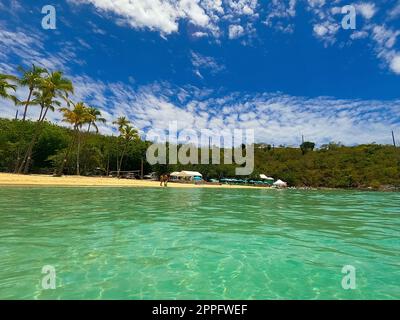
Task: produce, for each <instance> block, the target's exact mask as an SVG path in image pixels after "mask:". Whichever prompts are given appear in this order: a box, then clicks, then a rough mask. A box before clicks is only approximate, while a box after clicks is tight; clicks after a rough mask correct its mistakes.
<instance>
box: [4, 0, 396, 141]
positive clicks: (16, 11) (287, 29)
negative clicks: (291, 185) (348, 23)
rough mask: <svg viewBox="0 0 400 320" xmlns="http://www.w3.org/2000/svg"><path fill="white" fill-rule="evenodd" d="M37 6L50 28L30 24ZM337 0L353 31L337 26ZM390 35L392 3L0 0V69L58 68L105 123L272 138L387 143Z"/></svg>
mask: <svg viewBox="0 0 400 320" xmlns="http://www.w3.org/2000/svg"><path fill="white" fill-rule="evenodd" d="M48 4H52V5H54V7H55V8H56V12H57V17H56V18H57V28H56V30H44V29H43V28H42V27H41V20H42V18H43V16H44V15H43V14H42V13H41V10H42V7H43V6H44V5H48ZM347 4H351V5H353V6H354V7H355V8H356V29H355V30H344V29H343V28H342V26H341V21H342V18H343V16H344V15H343V14H342V13H341V8H342V7H343V6H344V5H347ZM399 41H400V1H398V0H386V1H385V0H381V1H355V2H349V1H341V0H336V1H335V0H332V1H325V0H281V1H278V0H268V1H262V0H258V1H257V0H213V1H211V0H176V1H172V0H120V1H118V2H116V1H112V0H80V1H78V0H66V1H54V2H53V3H51V2H49V1H38V0H35V1H30V0H28V1H27V0H25V1H17V0H0V72H6V73H15V68H16V66H17V65H29V64H31V63H32V62H33V63H35V64H39V65H43V66H45V67H47V68H49V69H51V70H55V69H60V70H63V71H64V72H65V74H66V75H67V76H69V77H70V78H71V79H73V81H74V83H75V88H76V93H75V99H76V100H83V101H85V102H87V103H88V104H91V105H94V106H97V107H99V108H100V109H101V110H102V111H103V113H104V115H105V116H106V118H107V119H109V120H110V121H109V123H108V124H106V125H104V126H102V128H101V130H102V132H104V133H108V134H110V133H112V132H114V130H115V128H113V127H112V124H111V122H112V119H114V118H115V117H117V116H120V115H126V116H128V117H129V118H130V119H131V120H132V122H133V123H134V124H135V125H136V126H137V127H138V128H139V129H140V130H141V132H142V133H145V132H146V131H148V130H149V129H150V128H152V129H154V128H164V127H165V123H166V122H168V121H173V120H176V119H177V120H178V121H179V126H180V128H193V129H202V128H210V129H212V130H215V131H218V130H221V129H223V128H253V129H255V134H256V139H257V141H259V142H267V143H274V144H286V145H297V144H298V143H299V142H300V139H301V135H302V134H304V135H305V136H306V139H308V140H312V141H315V142H317V143H318V144H322V143H326V142H329V141H341V142H343V143H345V144H357V143H369V142H378V143H390V142H391V136H390V131H391V130H392V129H393V130H395V131H396V132H397V131H400V130H399V129H400V128H399V124H400V100H399V96H398V94H399V92H400V45H399V43H400V42H399ZM19 94H20V95H21V96H23V95H24V94H25V92H24V90H20V91H19ZM36 112H37V110H34V109H33V108H32V110H31V113H30V116H31V117H32V118H34V117H35V115H36ZM14 114H15V107H13V106H10V105H9V104H7V103H5V104H2V106H1V107H0V115H1V116H6V117H12V116H13V115H14ZM50 119H51V120H52V121H56V122H58V121H60V115H59V114H58V113H57V112H56V113H54V114H52V115H50ZM398 135H400V132H399V133H398Z"/></svg>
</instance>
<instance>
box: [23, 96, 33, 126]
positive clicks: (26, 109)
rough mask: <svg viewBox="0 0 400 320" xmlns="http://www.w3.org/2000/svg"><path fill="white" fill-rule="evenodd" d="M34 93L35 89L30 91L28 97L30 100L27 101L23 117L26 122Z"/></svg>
mask: <svg viewBox="0 0 400 320" xmlns="http://www.w3.org/2000/svg"><path fill="white" fill-rule="evenodd" d="M32 92H33V89H29V96H28V100H26V104H25V109H24V115H23V117H22V121H25V118H26V113H27V112H28V106H29V102H30V101H31V97H32Z"/></svg>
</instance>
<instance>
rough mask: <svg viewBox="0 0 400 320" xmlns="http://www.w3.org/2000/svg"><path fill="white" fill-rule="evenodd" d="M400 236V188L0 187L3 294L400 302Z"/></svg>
mask: <svg viewBox="0 0 400 320" xmlns="http://www.w3.org/2000/svg"><path fill="white" fill-rule="evenodd" d="M399 236H400V194H399V193H375V192H357V191H351V192H349V191H294V190H284V191H283V190H282V191H279V190H258V189H257V190H256V189H254V190H253V189H250V190H243V189H236V190H224V189H187V190H181V189H173V188H167V189H163V188H160V189H153V188H149V189H139V188H137V189H136V188H17V187H15V188H14V187H12V188H0V253H1V260H0V298H2V299H14V298H16V299H338V298H340V299H394V298H397V299H399V298H400V251H399V249H400V241H399ZM44 265H51V266H54V268H55V270H56V289H54V290H45V289H43V288H42V284H41V283H42V277H43V276H45V275H44V274H42V273H41V272H42V267H43V266H44ZM344 265H352V266H354V267H355V268H356V289H355V290H344V289H343V288H342V286H341V282H342V277H343V276H344V274H342V273H341V270H342V267H343V266H344Z"/></svg>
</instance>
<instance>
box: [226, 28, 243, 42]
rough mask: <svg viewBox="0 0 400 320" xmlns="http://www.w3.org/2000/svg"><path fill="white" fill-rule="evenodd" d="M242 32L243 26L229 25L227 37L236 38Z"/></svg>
mask: <svg viewBox="0 0 400 320" xmlns="http://www.w3.org/2000/svg"><path fill="white" fill-rule="evenodd" d="M243 34H244V28H243V27H242V26H240V25H230V26H229V39H236V38H239V37H241V36H242V35H243Z"/></svg>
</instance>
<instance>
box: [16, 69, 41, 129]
mask: <svg viewBox="0 0 400 320" xmlns="http://www.w3.org/2000/svg"><path fill="white" fill-rule="evenodd" d="M19 71H20V72H21V73H22V76H21V78H20V79H19V80H18V83H19V84H20V85H21V86H26V87H28V89H29V93H28V98H27V100H26V101H24V102H23V104H24V105H25V109H24V114H23V116H22V121H25V119H26V113H27V112H28V106H29V105H30V102H31V98H32V94H33V92H34V90H35V89H39V88H40V86H41V84H42V81H43V77H42V75H43V74H45V73H47V70H46V69H43V68H40V67H36V66H35V65H32V69H27V70H26V69H24V68H22V67H19Z"/></svg>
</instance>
